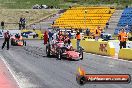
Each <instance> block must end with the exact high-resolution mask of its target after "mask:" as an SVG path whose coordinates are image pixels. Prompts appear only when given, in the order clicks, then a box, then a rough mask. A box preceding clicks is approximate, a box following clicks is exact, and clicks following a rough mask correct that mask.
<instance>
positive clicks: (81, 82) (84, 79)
mask: <svg viewBox="0 0 132 88" xmlns="http://www.w3.org/2000/svg"><path fill="white" fill-rule="evenodd" d="M85 83H86V78H85V77H81V78H80V85H84V84H85Z"/></svg>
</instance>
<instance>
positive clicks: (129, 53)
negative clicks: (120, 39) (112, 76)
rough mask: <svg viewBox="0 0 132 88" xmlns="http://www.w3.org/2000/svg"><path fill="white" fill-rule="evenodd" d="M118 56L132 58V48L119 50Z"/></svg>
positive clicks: (126, 58)
mask: <svg viewBox="0 0 132 88" xmlns="http://www.w3.org/2000/svg"><path fill="white" fill-rule="evenodd" d="M118 58H120V59H124V60H132V48H123V49H121V50H120V51H119V54H118Z"/></svg>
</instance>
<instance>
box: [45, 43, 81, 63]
mask: <svg viewBox="0 0 132 88" xmlns="http://www.w3.org/2000/svg"><path fill="white" fill-rule="evenodd" d="M46 54H47V57H50V56H51V55H52V56H56V57H57V59H58V60H61V59H62V58H66V59H69V60H83V50H82V49H81V48H80V50H79V51H77V50H75V49H73V48H72V47H71V48H70V49H68V48H66V47H65V44H64V42H63V41H57V42H56V43H55V44H47V46H46Z"/></svg>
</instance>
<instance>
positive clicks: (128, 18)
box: [114, 8, 132, 34]
mask: <svg viewBox="0 0 132 88" xmlns="http://www.w3.org/2000/svg"><path fill="white" fill-rule="evenodd" d="M127 25H128V28H126V31H127V32H129V31H130V29H131V27H132V8H125V9H124V11H123V13H122V15H121V18H120V20H119V22H118V25H117V28H116V29H115V33H114V34H118V32H119V30H120V28H121V27H125V26H127Z"/></svg>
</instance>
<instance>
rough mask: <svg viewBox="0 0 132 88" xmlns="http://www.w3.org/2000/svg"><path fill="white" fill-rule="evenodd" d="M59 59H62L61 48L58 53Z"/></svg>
mask: <svg viewBox="0 0 132 88" xmlns="http://www.w3.org/2000/svg"><path fill="white" fill-rule="evenodd" d="M57 59H58V60H61V59H62V56H61V50H60V49H59V50H58V53H57Z"/></svg>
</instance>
